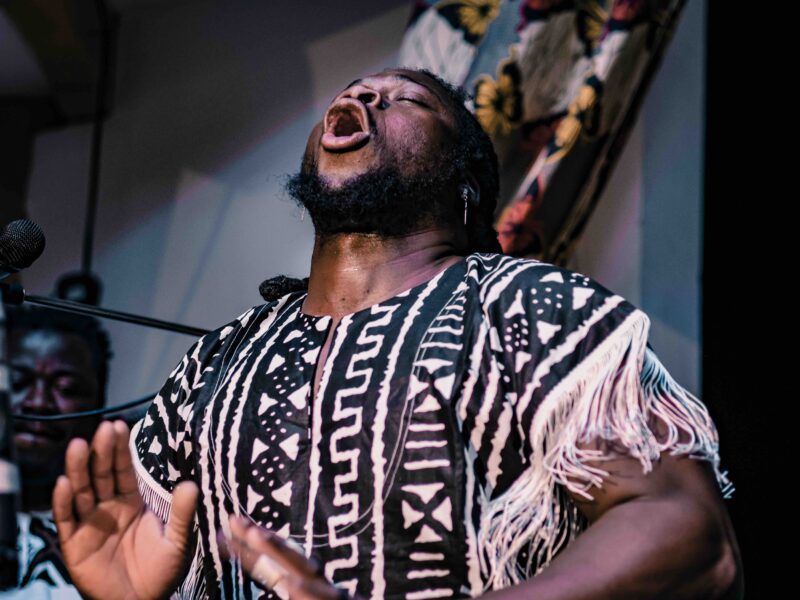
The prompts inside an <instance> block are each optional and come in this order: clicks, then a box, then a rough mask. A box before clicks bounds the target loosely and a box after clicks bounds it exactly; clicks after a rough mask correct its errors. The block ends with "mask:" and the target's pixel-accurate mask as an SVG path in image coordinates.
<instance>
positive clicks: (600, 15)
mask: <svg viewBox="0 0 800 600" xmlns="http://www.w3.org/2000/svg"><path fill="white" fill-rule="evenodd" d="M576 4H577V9H578V10H577V21H578V30H579V32H580V34H579V35H580V37H581V39H583V41H584V42H586V43H587V44H588V45H589V46H590V47H591V48H595V47H596V46H597V43H598V42H599V40H600V36H601V35H602V34H603V28H604V27H605V24H606V21H608V17H609V14H608V12H607V11H606V9H605V8H604V7H603V6H602V4H601V3H600V2H598V1H597V0H578V2H577V3H576Z"/></svg>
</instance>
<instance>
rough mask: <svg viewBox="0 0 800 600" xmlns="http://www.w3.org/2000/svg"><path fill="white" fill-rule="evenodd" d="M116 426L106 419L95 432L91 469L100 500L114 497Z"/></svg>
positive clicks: (95, 490)
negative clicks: (113, 471)
mask: <svg viewBox="0 0 800 600" xmlns="http://www.w3.org/2000/svg"><path fill="white" fill-rule="evenodd" d="M114 437H115V435H114V426H113V425H112V424H111V423H109V422H108V421H105V422H103V423H100V426H99V427H98V428H97V431H96V432H95V435H94V439H93V440H92V454H91V469H92V485H93V486H94V492H95V495H96V496H97V500H98V502H103V501H104V500H110V499H111V498H113V497H114V476H113V473H112V470H111V467H112V464H113V462H114Z"/></svg>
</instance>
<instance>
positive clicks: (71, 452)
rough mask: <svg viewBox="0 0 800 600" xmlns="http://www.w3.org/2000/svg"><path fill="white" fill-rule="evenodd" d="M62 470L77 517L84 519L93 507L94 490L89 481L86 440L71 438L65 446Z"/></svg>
mask: <svg viewBox="0 0 800 600" xmlns="http://www.w3.org/2000/svg"><path fill="white" fill-rule="evenodd" d="M64 466H65V468H64V471H65V473H66V475H67V477H68V478H69V483H70V485H71V487H72V494H73V500H74V502H75V511H76V512H77V513H78V519H81V520H83V519H85V518H87V517H88V516H89V515H90V514H92V511H93V510H94V507H95V500H94V490H92V485H91V483H90V482H89V445H88V444H87V443H86V440H83V439H81V438H73V439H72V440H71V441H70V443H69V445H68V446H67V454H66V460H65V465H64Z"/></svg>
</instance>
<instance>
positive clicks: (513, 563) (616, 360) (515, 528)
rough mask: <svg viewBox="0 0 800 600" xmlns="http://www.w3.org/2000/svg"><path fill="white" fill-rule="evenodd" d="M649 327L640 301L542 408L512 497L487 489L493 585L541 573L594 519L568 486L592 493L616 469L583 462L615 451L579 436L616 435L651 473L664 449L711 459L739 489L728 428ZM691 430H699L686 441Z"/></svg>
mask: <svg viewBox="0 0 800 600" xmlns="http://www.w3.org/2000/svg"><path fill="white" fill-rule="evenodd" d="M649 329H650V319H649V318H648V317H647V315H646V314H645V313H644V312H642V311H641V310H635V311H634V312H633V313H631V315H629V317H628V318H627V319H626V320H625V322H623V323H622V324H621V325H620V327H618V328H617V329H616V330H615V331H614V332H613V333H612V334H611V335H609V336H608V338H606V339H605V340H603V342H602V343H601V344H600V345H599V346H598V347H597V348H595V349H594V350H593V351H592V352H591V353H590V354H589V355H588V356H587V357H586V358H585V359H584V360H583V362H581V364H580V365H578V366H577V367H576V368H575V369H573V370H572V371H571V372H570V374H569V375H568V376H567V377H565V378H564V379H563V380H562V381H561V382H559V384H558V385H557V386H556V387H555V388H553V390H552V391H551V392H550V393H549V394H548V395H547V397H546V398H545V399H544V400H543V401H542V403H541V405H540V406H539V407H538V408H537V409H536V414H535V415H534V419H533V423H532V425H531V430H530V440H531V447H532V456H531V464H530V465H529V466H528V468H527V469H526V470H525V471H524V472H523V473H522V474H521V475H520V477H519V478H518V479H517V480H516V481H515V482H514V483H513V484H512V485H511V487H510V488H509V489H508V490H506V492H504V493H503V495H502V496H500V497H498V498H495V499H493V500H489V498H488V497H484V510H483V513H482V517H481V527H480V531H479V534H478V547H479V548H481V549H483V551H482V552H480V553H479V554H480V559H481V570H482V573H483V575H484V578H486V584H485V586H484V591H486V590H489V589H500V588H503V587H508V586H510V585H515V584H518V583H520V582H522V581H524V580H526V579H529V578H530V577H532V576H534V575H536V574H537V573H539V572H540V571H541V570H542V569H544V568H545V567H546V566H547V564H548V563H549V562H550V561H551V560H552V559H553V558H554V556H555V555H556V553H557V552H558V551H559V550H560V549H561V548H562V547H563V546H564V545H565V544H568V543H569V542H570V541H572V540H573V539H574V538H575V537H576V536H577V535H578V534H579V533H580V532H581V531H583V530H584V529H585V528H586V526H587V523H586V519H585V518H584V517H583V516H582V515H581V513H580V512H579V511H578V509H577V507H576V506H575V504H574V503H573V502H572V501H571V500H570V499H569V496H568V495H567V494H566V492H565V490H564V488H568V489H569V490H570V491H572V492H574V493H576V494H579V495H581V496H583V497H585V498H587V499H588V500H591V499H592V496H591V495H590V494H589V493H588V491H587V490H588V489H589V488H590V487H592V486H598V487H601V486H602V483H603V477H604V476H608V472H607V471H604V470H602V469H599V468H596V467H592V466H589V465H587V464H585V463H584V462H583V461H589V460H591V461H598V460H610V459H612V458H615V455H614V454H608V455H604V454H603V451H602V450H585V449H579V448H578V447H577V443H578V442H588V441H590V440H597V439H601V440H609V441H610V440H613V441H614V442H615V444H614V445H615V447H618V446H619V445H622V446H624V447H625V449H627V452H628V454H629V455H630V456H633V457H635V458H637V459H638V460H639V461H640V462H641V463H642V470H643V472H644V473H648V472H650V471H651V470H652V468H653V461H657V460H658V459H659V456H660V454H661V452H663V451H669V452H670V454H672V455H673V456H674V455H679V454H681V455H688V456H690V457H692V458H696V459H701V460H707V461H709V462H710V463H711V464H712V465H713V468H714V473H715V475H716V478H717V482H718V484H719V486H720V488H721V491H722V494H723V496H724V497H726V498H728V497H730V494H731V493H732V492H733V486H732V485H731V482H730V481H729V480H728V478H727V472H720V469H719V462H720V459H719V441H718V435H717V430H716V428H715V426H714V423H713V422H712V420H711V417H710V416H709V414H708V410H707V409H706V407H705V406H704V405H703V403H702V402H701V401H700V400H699V399H698V398H697V397H695V396H693V395H692V394H691V393H689V392H688V391H687V390H686V389H684V388H683V387H681V386H680V385H679V384H678V383H677V382H675V380H674V379H673V378H672V377H671V376H670V374H669V373H668V372H667V370H666V369H665V368H664V366H663V365H662V364H661V362H660V361H659V360H658V358H657V357H656V355H655V353H653V352H652V351H651V350H650V349H649V348H647V345H646V344H647V337H648V332H649ZM655 418H657V419H660V421H661V422H662V423H663V424H664V425H665V426H666V436H665V438H664V440H663V441H662V442H659V441H658V439H656V435H655V433H654V431H653V430H651V428H650V424H652V423H654V419H655ZM681 433H683V434H684V437H685V436H686V434H688V438H689V439H688V440H686V441H684V442H681V441H680V439H679V438H680V434H681ZM616 456H618V455H616ZM484 493H485V492H484ZM520 553H525V554H527V557H525V562H526V563H527V564H526V566H525V568H523V567H522V566H521V565H520V564H518V557H520V556H525V555H524V554H523V555H521V554H520ZM534 567H535V572H532V570H533V569H534Z"/></svg>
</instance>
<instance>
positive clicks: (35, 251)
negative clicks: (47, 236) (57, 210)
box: [0, 219, 44, 270]
mask: <svg viewBox="0 0 800 600" xmlns="http://www.w3.org/2000/svg"><path fill="white" fill-rule="evenodd" d="M43 251H44V232H43V231H42V228H41V227H39V226H38V225H37V224H36V223H34V222H33V221H30V220H28V219H18V220H16V221H12V222H11V223H9V224H8V225H6V227H5V228H4V229H3V231H2V232H0V264H2V265H7V266H10V267H12V268H14V269H17V270H19V269H24V268H26V267H29V266H30V265H31V264H32V263H33V261H35V260H36V259H37V258H39V256H41V254H42V252H43Z"/></svg>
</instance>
